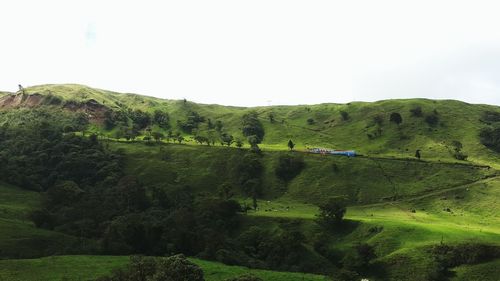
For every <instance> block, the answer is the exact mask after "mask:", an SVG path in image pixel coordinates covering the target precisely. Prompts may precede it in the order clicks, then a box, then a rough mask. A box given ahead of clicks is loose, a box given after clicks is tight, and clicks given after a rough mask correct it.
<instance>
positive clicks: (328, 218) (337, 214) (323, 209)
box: [316, 198, 347, 230]
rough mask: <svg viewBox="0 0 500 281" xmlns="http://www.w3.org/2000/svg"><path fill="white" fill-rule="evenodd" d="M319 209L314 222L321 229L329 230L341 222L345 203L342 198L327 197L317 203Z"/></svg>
mask: <svg viewBox="0 0 500 281" xmlns="http://www.w3.org/2000/svg"><path fill="white" fill-rule="evenodd" d="M319 210H320V212H319V214H318V215H317V218H316V223H317V224H318V225H320V226H321V227H322V228H323V229H326V230H331V229H334V228H335V227H338V226H339V225H340V224H341V223H342V220H343V219H344V215H345V212H346V210H347V204H346V201H345V199H343V198H329V199H328V200H326V201H325V202H323V203H321V204H320V205H319Z"/></svg>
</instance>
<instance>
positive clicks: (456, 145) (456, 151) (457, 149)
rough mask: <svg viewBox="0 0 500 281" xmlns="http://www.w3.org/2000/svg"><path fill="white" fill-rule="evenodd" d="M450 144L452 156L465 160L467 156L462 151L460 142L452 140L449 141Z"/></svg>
mask: <svg viewBox="0 0 500 281" xmlns="http://www.w3.org/2000/svg"><path fill="white" fill-rule="evenodd" d="M451 146H452V147H453V152H452V154H453V157H455V159H457V160H462V161H465V160H467V158H468V156H467V154H465V153H463V152H462V148H463V145H462V143H461V142H459V141H457V140H454V141H452V142H451Z"/></svg>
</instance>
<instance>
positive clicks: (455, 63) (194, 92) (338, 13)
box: [0, 0, 500, 106]
mask: <svg viewBox="0 0 500 281" xmlns="http://www.w3.org/2000/svg"><path fill="white" fill-rule="evenodd" d="M499 7H500V4H497V3H495V2H494V1H462V2H460V3H458V2H456V1H440V2H435V1H419V2H416V3H406V2H405V3H402V2H401V1H377V2H373V1H356V2H348V3H345V2H340V1H339V2H337V1H317V2H314V3H311V2H303V1H253V2H235V1H210V2H207V1H195V2H189V3H188V2H164V1H144V2H133V1H106V2H104V3H102V2H100V1H72V2H71V3H70V2H67V1H55V0H51V1H44V2H43V3H42V2H39V1H29V0H21V1H12V2H7V3H5V2H2V3H0V9H1V10H2V16H1V17H0V36H1V38H2V40H3V42H5V43H4V44H2V45H1V46H0V61H1V62H2V67H3V73H4V75H2V79H0V89H1V90H5V91H16V90H17V85H18V84H22V85H23V86H25V87H28V86H33V85H39V84H49V83H53V84H62V83H76V84H83V85H88V86H90V87H95V88H100V89H106V90H111V91H117V92H127V93H137V94H142V95H148V96H155V97H159V98H166V99H183V98H186V99H188V100H191V101H194V102H199V103H207V104H222V105H233V106H266V105H294V104H319V103H347V102H352V101H377V100H385V99H406V98H429V99H454V100H461V101H464V102H468V103H475V104H494V105H500V80H499V77H500V48H498V47H500V33H499V32H497V30H496V29H497V27H498V26H500V18H499V17H497V15H496V11H498V8H499Z"/></svg>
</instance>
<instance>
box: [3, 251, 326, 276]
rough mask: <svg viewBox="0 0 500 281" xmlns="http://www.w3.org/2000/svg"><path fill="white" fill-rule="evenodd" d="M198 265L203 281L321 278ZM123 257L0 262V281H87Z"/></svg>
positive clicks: (118, 263) (121, 262)
mask: <svg viewBox="0 0 500 281" xmlns="http://www.w3.org/2000/svg"><path fill="white" fill-rule="evenodd" d="M191 261H192V262H194V263H195V264H197V265H199V266H200V267H201V268H202V269H203V272H204V275H205V280H207V281H223V280H226V279H228V278H231V277H236V276H239V275H242V274H245V273H251V274H253V275H255V276H258V277H260V278H262V279H263V280H265V281H295V280H296V281H299V280H300V281H319V280H326V279H325V277H323V276H319V275H314V274H304V273H292V272H278V271H270V270H258V269H248V268H245V267H241V266H228V265H224V264H221V263H217V262H210V261H204V260H199V259H191ZM128 262H129V258H128V257H126V256H52V257H46V258H39V259H23V260H0V280H3V281H26V280H32V281H60V280H71V281H80V280H82V281H83V280H91V279H93V278H97V277H99V276H102V275H107V274H110V273H111V272H112V270H113V269H117V268H121V267H124V266H125V265H126V264H127V263H128Z"/></svg>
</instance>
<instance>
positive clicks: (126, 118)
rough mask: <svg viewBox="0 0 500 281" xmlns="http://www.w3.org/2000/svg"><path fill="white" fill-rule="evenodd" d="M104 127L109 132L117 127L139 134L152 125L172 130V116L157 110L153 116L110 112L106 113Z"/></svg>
mask: <svg viewBox="0 0 500 281" xmlns="http://www.w3.org/2000/svg"><path fill="white" fill-rule="evenodd" d="M104 114H105V115H104V117H105V118H104V126H105V128H106V129H107V130H111V129H113V128H115V127H121V128H126V129H128V130H130V131H134V132H139V131H140V130H143V129H145V128H148V127H150V126H152V125H158V126H159V127H160V128H163V129H169V128H170V116H169V115H168V113H167V112H165V111H162V110H155V111H154V112H153V114H151V113H149V112H145V111H142V110H140V109H136V110H131V109H129V110H116V111H113V110H108V111H106V112H105V113H104Z"/></svg>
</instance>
